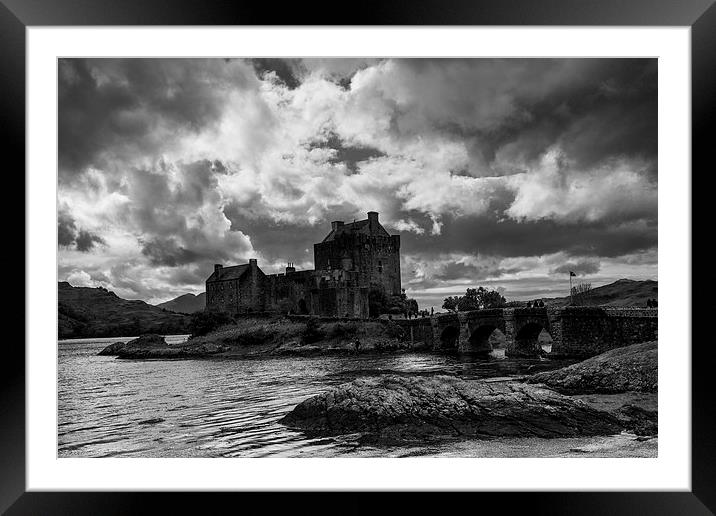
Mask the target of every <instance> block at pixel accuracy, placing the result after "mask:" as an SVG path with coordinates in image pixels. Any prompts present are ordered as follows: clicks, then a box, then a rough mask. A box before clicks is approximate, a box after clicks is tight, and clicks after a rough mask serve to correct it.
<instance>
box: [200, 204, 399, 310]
mask: <svg viewBox="0 0 716 516" xmlns="http://www.w3.org/2000/svg"><path fill="white" fill-rule="evenodd" d="M313 257H314V264H315V270H305V271H297V270H296V268H295V267H293V264H291V263H289V265H288V267H286V271H285V273H283V274H264V273H263V271H262V270H261V269H260V268H259V266H258V263H257V261H256V260H255V259H251V260H249V263H248V264H243V265H234V266H231V267H223V266H222V265H220V264H217V265H215V266H214V272H213V273H212V274H211V276H209V278H208V279H207V280H206V309H207V310H209V311H217V312H228V313H231V314H237V313H251V312H293V313H299V314H312V315H324V316H331V317H352V318H367V317H368V294H369V292H370V291H371V290H379V291H382V292H383V293H384V294H386V295H388V296H391V295H399V294H400V293H401V291H402V289H401V283H400V236H399V235H391V234H389V233H388V232H387V231H386V230H385V228H384V227H383V226H382V225H381V224H380V222H379V221H378V213H376V212H374V211H370V212H368V218H367V219H365V220H359V221H355V222H353V223H349V224H345V223H343V222H342V221H336V222H332V223H331V231H330V233H328V235H327V236H326V238H324V239H323V241H322V242H320V243H317V244H314V246H313Z"/></svg>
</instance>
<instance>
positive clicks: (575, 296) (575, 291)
mask: <svg viewBox="0 0 716 516" xmlns="http://www.w3.org/2000/svg"><path fill="white" fill-rule="evenodd" d="M571 297H572V299H571V304H572V306H586V305H589V304H591V299H592V284H591V283H580V284H578V285H575V286H574V287H572V296H571Z"/></svg>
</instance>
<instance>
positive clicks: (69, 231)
mask: <svg viewBox="0 0 716 516" xmlns="http://www.w3.org/2000/svg"><path fill="white" fill-rule="evenodd" d="M75 238H77V227H76V226H75V221H74V219H73V218H72V216H71V215H70V214H69V213H67V212H60V213H59V214H58V216H57V243H58V244H59V245H61V246H63V247H68V246H71V245H72V244H73V243H74V241H75Z"/></svg>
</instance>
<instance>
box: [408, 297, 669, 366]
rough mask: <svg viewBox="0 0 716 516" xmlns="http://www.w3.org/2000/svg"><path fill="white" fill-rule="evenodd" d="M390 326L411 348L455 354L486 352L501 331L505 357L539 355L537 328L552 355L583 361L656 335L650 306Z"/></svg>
mask: <svg viewBox="0 0 716 516" xmlns="http://www.w3.org/2000/svg"><path fill="white" fill-rule="evenodd" d="M394 322H396V323H397V324H399V325H400V326H402V327H403V329H404V335H405V337H404V338H405V340H409V341H410V342H411V343H413V344H416V343H423V344H425V345H428V346H429V347H431V348H432V349H436V350H445V351H456V352H460V353H475V354H483V353H489V352H490V351H491V349H492V348H491V344H490V336H491V335H492V333H493V332H494V331H495V330H500V331H501V332H502V333H503V334H504V335H505V339H506V350H505V354H506V355H509V356H536V355H538V354H540V353H541V352H542V351H541V350H542V348H541V346H540V343H539V335H540V333H541V332H542V330H545V331H546V332H547V333H549V335H550V337H551V338H552V351H551V353H550V354H551V355H553V356H576V357H588V356H593V355H598V354H599V353H603V352H604V351H607V350H609V349H613V348H616V347H620V346H626V345H629V344H635V343H637V342H645V341H650V340H657V337H658V332H657V329H658V310H657V309H654V308H611V307H563V308H551V307H550V308H546V307H541V308H494V309H487V310H473V311H469V312H458V313H449V314H439V315H435V316H432V317H424V318H417V319H407V320H402V319H401V320H395V321H394Z"/></svg>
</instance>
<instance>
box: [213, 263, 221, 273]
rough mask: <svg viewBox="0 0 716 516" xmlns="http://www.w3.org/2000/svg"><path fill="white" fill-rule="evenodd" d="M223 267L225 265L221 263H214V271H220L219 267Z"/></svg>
mask: <svg viewBox="0 0 716 516" xmlns="http://www.w3.org/2000/svg"><path fill="white" fill-rule="evenodd" d="M222 267H223V265H221V264H220V263H215V264H214V272H219V269H221V268H222Z"/></svg>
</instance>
